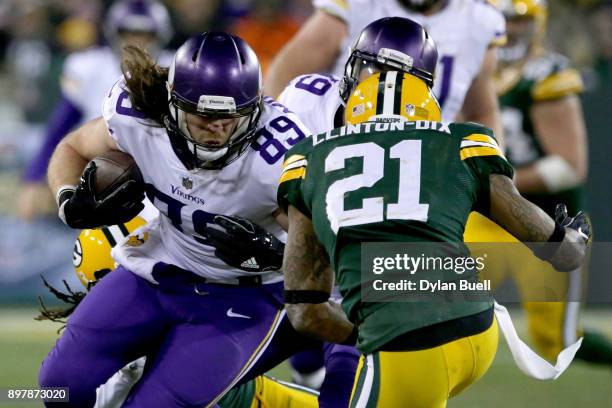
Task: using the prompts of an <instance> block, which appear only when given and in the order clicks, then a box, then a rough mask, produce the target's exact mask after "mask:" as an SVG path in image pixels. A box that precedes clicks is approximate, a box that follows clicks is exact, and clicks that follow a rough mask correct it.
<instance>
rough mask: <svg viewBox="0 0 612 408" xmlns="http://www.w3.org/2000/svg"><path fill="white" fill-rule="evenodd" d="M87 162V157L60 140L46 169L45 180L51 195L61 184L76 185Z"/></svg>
mask: <svg viewBox="0 0 612 408" xmlns="http://www.w3.org/2000/svg"><path fill="white" fill-rule="evenodd" d="M87 162H88V160H87V158H85V157H83V156H82V155H80V154H79V153H78V152H77V151H76V150H75V149H74V148H73V147H72V146H71V145H70V144H69V143H66V142H65V141H63V142H61V143H60V144H59V145H58V146H57V148H56V149H55V152H53V155H52V156H51V161H50V162H49V169H48V170H47V181H48V183H49V188H50V189H51V192H52V193H53V195H56V194H57V192H58V190H59V189H60V187H62V186H65V185H76V184H77V183H78V181H79V177H80V176H81V173H82V172H83V169H84V168H85V166H86V165H87Z"/></svg>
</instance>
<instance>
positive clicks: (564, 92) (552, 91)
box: [531, 54, 584, 102]
mask: <svg viewBox="0 0 612 408" xmlns="http://www.w3.org/2000/svg"><path fill="white" fill-rule="evenodd" d="M544 63H547V65H549V69H545V70H542V71H543V72H545V73H546V74H545V75H542V76H541V77H540V78H537V80H536V81H535V83H534V85H533V87H532V88H531V96H532V98H533V100H534V101H536V102H539V101H547V100H553V99H559V98H563V97H565V96H568V95H574V94H578V93H580V92H582V90H583V89H584V84H583V82H582V77H581V76H580V73H579V72H578V70H576V69H574V68H572V67H570V64H569V61H568V60H567V58H565V57H563V56H561V55H558V54H557V55H552V56H549V57H548V58H547V61H545V62H544Z"/></svg>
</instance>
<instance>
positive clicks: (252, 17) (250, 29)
mask: <svg viewBox="0 0 612 408" xmlns="http://www.w3.org/2000/svg"><path fill="white" fill-rule="evenodd" d="M289 4H290V3H289ZM299 28H300V22H299V21H297V20H296V19H294V18H293V16H292V15H291V14H290V12H289V10H288V6H287V2H284V1H281V0H256V1H255V2H254V4H253V8H252V9H251V12H250V13H249V14H248V15H246V16H244V17H242V18H240V19H238V20H237V21H236V22H235V23H234V24H233V25H232V26H231V27H230V31H232V32H234V33H235V34H237V35H238V36H239V37H241V38H244V39H245V40H246V41H247V42H248V43H249V44H251V46H252V47H253V49H254V50H255V53H256V54H257V55H258V56H259V61H260V62H261V67H262V70H263V72H264V73H265V72H266V68H267V67H268V65H269V63H270V62H271V61H272V59H273V58H274V57H275V56H276V53H277V52H278V51H279V50H280V49H281V47H282V46H283V45H285V43H286V42H287V41H289V39H290V38H291V37H293V35H294V34H295V33H296V32H297V31H298V29H299Z"/></svg>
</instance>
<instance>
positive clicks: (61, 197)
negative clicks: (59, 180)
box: [55, 184, 76, 207]
mask: <svg viewBox="0 0 612 408" xmlns="http://www.w3.org/2000/svg"><path fill="white" fill-rule="evenodd" d="M75 190H76V186H74V185H71V184H64V185H63V186H61V187H60V188H59V189H58V190H57V194H55V203H56V204H57V206H58V207H61V205H62V204H63V203H64V201H66V200H68V199H69V198H70V197H72V194H74V192H75ZM67 193H70V194H67Z"/></svg>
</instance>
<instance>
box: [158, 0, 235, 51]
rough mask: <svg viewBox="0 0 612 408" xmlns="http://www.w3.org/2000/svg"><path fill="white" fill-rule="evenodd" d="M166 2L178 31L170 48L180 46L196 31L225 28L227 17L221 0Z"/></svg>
mask: <svg viewBox="0 0 612 408" xmlns="http://www.w3.org/2000/svg"><path fill="white" fill-rule="evenodd" d="M166 4H167V5H168V8H169V9H170V12H171V13H172V20H173V21H174V22H175V23H176V24H175V27H176V32H175V35H174V38H173V39H172V42H171V43H170V44H169V45H170V48H176V47H178V46H180V45H181V44H183V43H184V42H185V41H186V40H187V38H189V37H191V36H192V35H193V34H194V33H199V32H201V31H204V30H217V31H223V30H224V29H225V25H226V23H225V21H226V19H225V17H224V16H223V13H222V10H221V1H219V0H206V1H205V2H203V1H202V0H175V1H171V2H170V1H166Z"/></svg>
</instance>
